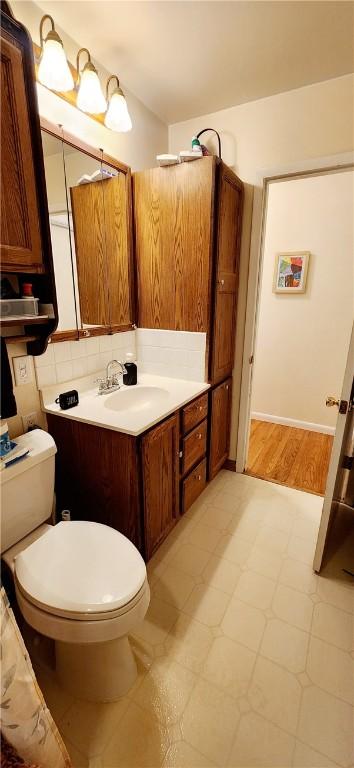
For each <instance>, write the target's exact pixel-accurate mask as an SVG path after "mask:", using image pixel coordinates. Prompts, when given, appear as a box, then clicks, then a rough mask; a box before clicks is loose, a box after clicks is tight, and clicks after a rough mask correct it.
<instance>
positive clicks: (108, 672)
mask: <svg viewBox="0 0 354 768" xmlns="http://www.w3.org/2000/svg"><path fill="white" fill-rule="evenodd" d="M55 656H56V673H57V677H58V681H59V683H60V684H61V685H62V687H63V688H65V689H66V690H67V691H69V693H71V694H72V695H74V696H75V697H77V698H78V699H85V700H86V701H96V702H99V701H101V702H103V701H116V699H119V698H120V697H121V696H124V695H125V694H126V693H127V692H128V691H129V689H130V688H131V687H132V686H133V685H134V682H135V680H136V677H137V667H136V662H135V658H134V656H133V652H132V649H131V647H130V643H129V639H128V637H127V635H125V636H124V637H119V638H117V639H116V640H109V641H108V642H103V643H86V644H82V643H63V642H61V641H59V640H57V641H56V643H55Z"/></svg>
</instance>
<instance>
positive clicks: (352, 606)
mask: <svg viewBox="0 0 354 768" xmlns="http://www.w3.org/2000/svg"><path fill="white" fill-rule="evenodd" d="M317 594H318V596H319V597H320V598H321V600H323V602H324V603H330V605H334V606H335V607H336V608H340V609H341V610H343V611H348V612H350V611H351V612H352V613H353V612H354V589H353V588H352V587H348V586H346V585H344V584H341V583H340V582H339V581H332V580H331V579H327V578H323V577H321V576H320V577H319V578H318V580H317Z"/></svg>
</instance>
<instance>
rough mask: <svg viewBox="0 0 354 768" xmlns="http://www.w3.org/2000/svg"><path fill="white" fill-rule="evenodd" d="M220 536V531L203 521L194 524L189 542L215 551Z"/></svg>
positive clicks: (208, 550)
mask: <svg viewBox="0 0 354 768" xmlns="http://www.w3.org/2000/svg"><path fill="white" fill-rule="evenodd" d="M220 538H221V532H220V531H218V530H217V529H216V528H211V527H210V525H204V523H202V522H200V523H197V524H196V525H195V526H193V528H192V529H191V530H190V531H189V532H188V536H187V540H188V544H192V546H193V547H194V546H196V547H200V549H205V550H206V551H207V552H214V550H215V549H216V546H217V544H218V541H219V539H220Z"/></svg>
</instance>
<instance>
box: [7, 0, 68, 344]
mask: <svg viewBox="0 0 354 768" xmlns="http://www.w3.org/2000/svg"><path fill="white" fill-rule="evenodd" d="M0 15H1V242H0V252H1V270H2V273H6V274H12V275H14V276H15V278H16V280H18V281H19V285H20V284H21V281H24V282H31V283H33V289H34V295H35V296H36V297H37V298H39V300H40V302H41V303H43V304H46V305H47V307H48V305H49V306H50V307H51V310H50V312H49V316H48V314H46V315H45V316H43V319H41V317H34V318H33V319H26V321H25V324H23V333H22V334H21V336H23V337H24V338H25V340H26V338H27V336H28V334H29V333H30V332H31V339H32V341H31V343H30V345H29V348H28V349H29V351H30V352H31V353H32V354H40V353H41V352H43V350H44V349H45V346H46V343H47V338H48V336H49V335H50V334H51V333H52V332H53V330H55V328H56V325H57V318H56V316H57V306H56V294H55V284H54V273H53V263H52V250H51V239H50V230H49V214H48V203H47V192H46V185H45V175H44V163H43V149H42V139H41V133H40V125H39V114H38V104H37V94H36V83H35V73H34V63H33V50H32V40H31V38H30V36H29V34H28V32H27V30H26V29H25V28H24V27H23V26H22V24H20V23H19V22H17V21H16V20H15V19H14V18H13V17H12V15H11V11H10V8H9V6H8V4H7V3H6V2H1V8H0ZM47 312H48V309H47ZM1 325H2V326H11V325H16V326H19V325H21V323H19V322H18V321H17V322H16V323H15V322H13V321H12V320H11V318H5V319H4V318H3V319H2V320H1ZM30 325H32V326H35V328H32V331H31V329H29V326H30ZM32 334H34V335H33V336H32Z"/></svg>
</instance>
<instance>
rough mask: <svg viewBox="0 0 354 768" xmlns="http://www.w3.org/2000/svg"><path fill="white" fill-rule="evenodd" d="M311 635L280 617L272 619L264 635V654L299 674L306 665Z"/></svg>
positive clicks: (262, 646)
mask: <svg viewBox="0 0 354 768" xmlns="http://www.w3.org/2000/svg"><path fill="white" fill-rule="evenodd" d="M308 641H309V635H308V633H307V632H303V631H302V630H301V629H298V628H297V627H293V626H291V625H290V624H286V623H285V622H284V621H280V620H279V619H271V620H270V621H268V624H267V626H266V629H265V633H264V635H263V640H262V644H261V648H260V653H261V654H262V656H266V658H267V659H271V660H272V661H275V662H276V663H277V664H280V665H281V666H282V667H285V668H286V669H288V670H289V672H294V674H298V673H299V672H303V671H304V669H305V666H306V655H307V647H308Z"/></svg>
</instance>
